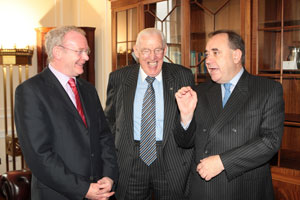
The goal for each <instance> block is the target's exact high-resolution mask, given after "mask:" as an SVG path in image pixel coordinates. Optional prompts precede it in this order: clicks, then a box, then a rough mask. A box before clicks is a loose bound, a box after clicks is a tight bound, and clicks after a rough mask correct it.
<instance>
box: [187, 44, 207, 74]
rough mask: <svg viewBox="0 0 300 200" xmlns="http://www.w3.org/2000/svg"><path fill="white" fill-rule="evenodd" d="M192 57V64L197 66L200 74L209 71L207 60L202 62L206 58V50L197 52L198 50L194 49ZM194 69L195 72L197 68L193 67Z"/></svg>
mask: <svg viewBox="0 0 300 200" xmlns="http://www.w3.org/2000/svg"><path fill="white" fill-rule="evenodd" d="M190 58H191V60H190V65H191V66H197V68H198V69H197V70H198V73H200V74H206V73H207V69H206V63H205V60H204V61H203V62H202V63H200V62H201V60H203V59H204V58H205V56H204V52H196V51H194V50H192V51H191V55H190ZM192 69H193V73H195V71H196V68H195V67H193V68H192Z"/></svg>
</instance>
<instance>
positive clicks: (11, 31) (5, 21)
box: [0, 0, 112, 174]
mask: <svg viewBox="0 0 300 200" xmlns="http://www.w3.org/2000/svg"><path fill="white" fill-rule="evenodd" d="M0 19H1V20H0V27H1V31H0V47H1V45H2V46H3V47H4V48H11V47H13V45H14V44H16V46H17V47H25V46H26V45H31V46H33V47H34V48H35V49H36V47H35V45H36V34H35V30H34V28H36V27H55V26H60V25H75V26H91V27H96V32H95V56H96V57H95V72H96V74H95V79H96V88H97V90H98V93H99V97H100V100H101V102H102V105H103V106H104V104H105V100H106V86H107V81H108V74H109V73H110V71H111V68H112V67H111V10H110V2H109V1H108V0H0ZM36 72H37V57H36V51H34V55H33V60H32V67H30V70H29V76H30V77H31V76H33V75H34V74H36ZM14 87H15V86H14ZM3 99H4V98H3V73H2V68H0V158H1V162H2V163H1V165H0V174H1V173H3V172H5V171H6V164H5V140H4V138H3V136H4V102H3ZM8 103H9V102H8ZM7 106H8V109H9V107H10V104H8V105H7ZM8 111H9V110H8ZM9 112H10V111H9ZM9 117H10V116H9ZM8 121H10V118H8ZM8 130H9V131H8V132H10V130H11V128H10V124H9V127H8Z"/></svg>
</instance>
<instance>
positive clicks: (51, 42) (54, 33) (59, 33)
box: [45, 26, 85, 61]
mask: <svg viewBox="0 0 300 200" xmlns="http://www.w3.org/2000/svg"><path fill="white" fill-rule="evenodd" d="M71 31H75V32H78V33H80V34H82V35H84V36H85V32H84V31H83V30H82V29H80V28H78V27H76V26H61V27H58V28H54V29H52V30H50V31H49V32H48V33H47V34H46V36H45V48H46V53H47V55H48V61H51V60H52V59H53V55H52V50H53V48H54V47H55V46H59V45H62V43H63V40H64V37H65V35H66V34H67V33H69V32H71Z"/></svg>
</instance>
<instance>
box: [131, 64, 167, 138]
mask: <svg viewBox="0 0 300 200" xmlns="http://www.w3.org/2000/svg"><path fill="white" fill-rule="evenodd" d="M146 77H147V74H146V73H145V72H144V70H143V69H142V68H141V67H140V70H139V76H138V80H137V86H136V91H135V97H134V104H133V105H134V106H133V132H134V140H138V141H139V140H140V137H141V119H142V107H143V99H144V95H145V92H146V90H147V87H148V83H147V81H146V80H145V79H146ZM152 84H153V88H154V91H155V110H156V141H162V140H163V130H164V123H163V122H164V91H163V89H164V88H163V82H162V73H161V72H160V73H159V74H158V75H157V76H156V77H155V80H154V82H153V83H152Z"/></svg>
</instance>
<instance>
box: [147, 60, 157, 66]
mask: <svg viewBox="0 0 300 200" xmlns="http://www.w3.org/2000/svg"><path fill="white" fill-rule="evenodd" d="M148 65H150V66H152V67H155V66H157V61H155V62H148Z"/></svg>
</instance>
